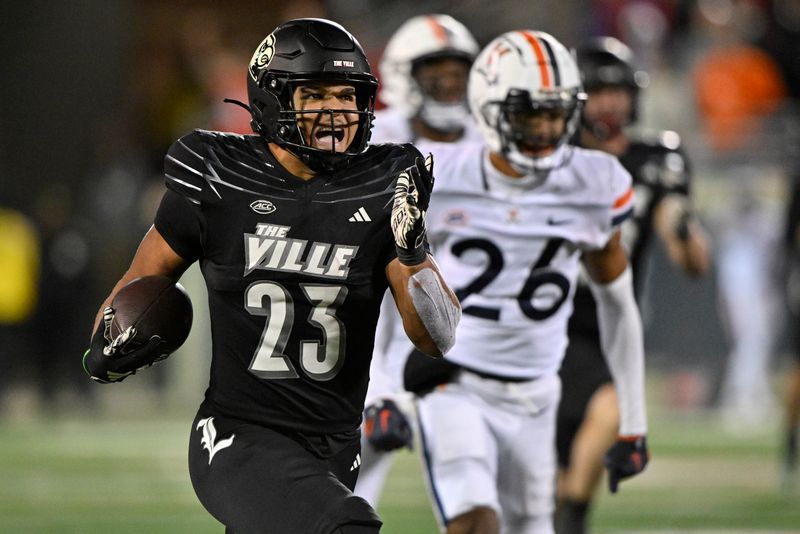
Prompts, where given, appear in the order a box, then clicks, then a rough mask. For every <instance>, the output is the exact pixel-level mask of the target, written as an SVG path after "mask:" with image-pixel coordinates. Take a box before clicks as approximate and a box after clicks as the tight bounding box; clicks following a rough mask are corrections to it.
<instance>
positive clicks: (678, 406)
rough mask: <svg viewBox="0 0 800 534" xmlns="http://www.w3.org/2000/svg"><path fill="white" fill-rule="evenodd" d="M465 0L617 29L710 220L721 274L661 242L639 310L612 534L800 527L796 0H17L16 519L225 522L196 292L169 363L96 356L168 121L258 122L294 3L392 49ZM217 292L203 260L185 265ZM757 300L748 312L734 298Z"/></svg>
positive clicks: (4, 269)
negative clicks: (643, 452) (640, 383)
mask: <svg viewBox="0 0 800 534" xmlns="http://www.w3.org/2000/svg"><path fill="white" fill-rule="evenodd" d="M434 12H442V13H449V14H451V15H453V16H455V17H456V18H458V19H459V20H461V21H463V22H464V23H465V24H466V25H467V26H468V27H469V28H470V29H471V30H472V31H473V33H474V34H475V36H476V38H477V39H478V40H479V41H480V42H481V43H486V42H488V41H489V40H491V39H492V38H493V37H495V36H496V35H497V34H499V33H501V32H504V31H507V30H511V29H519V28H532V29H539V30H544V31H547V32H549V33H552V34H553V35H555V36H556V37H557V38H558V39H559V40H561V41H562V42H564V43H565V44H566V45H568V46H573V45H575V44H577V43H578V42H580V41H581V40H582V39H584V38H585V37H588V36H591V35H600V34H604V35H615V36H617V37H619V38H621V39H622V40H623V41H625V42H626V43H628V44H629V45H630V46H631V47H632V48H633V49H634V51H635V52H636V54H637V57H638V62H639V67H641V68H642V69H643V70H646V71H647V72H649V75H650V85H649V87H648V88H647V89H646V90H645V92H644V93H643V95H642V100H641V113H640V116H641V119H640V122H639V125H638V127H640V128H643V129H671V130H675V131H676V132H678V133H679V134H680V135H681V137H682V139H683V142H684V146H685V148H686V151H687V153H688V155H689V157H690V159H691V161H692V162H693V171H694V204H695V209H696V211H697V213H698V215H699V217H700V219H701V220H702V222H703V223H704V224H705V226H706V228H707V230H708V231H709V234H710V235H711V238H712V240H713V242H714V256H715V270H714V273H713V274H712V275H710V276H707V277H705V278H704V279H702V280H688V279H686V278H685V277H683V276H682V275H680V274H679V273H676V272H674V271H672V270H671V269H670V268H669V267H668V266H667V264H666V263H665V256H664V253H663V251H662V250H660V249H659V248H658V247H657V246H656V247H654V248H653V250H652V260H651V261H652V263H653V268H652V269H651V275H650V277H649V279H648V280H647V281H646V291H645V299H644V302H643V306H642V307H643V315H644V320H645V327H646V336H647V349H648V373H649V375H648V377H649V380H650V389H649V391H648V396H649V403H650V405H651V408H650V410H651V413H652V423H651V427H652V434H651V443H652V449H653V454H654V461H653V463H652V466H651V467H650V468H649V469H648V473H647V474H646V475H645V476H642V477H641V478H640V479H637V480H634V481H631V482H629V483H626V484H625V485H624V486H623V489H622V492H621V493H620V494H619V495H618V496H615V497H613V498H611V497H608V496H605V497H603V498H602V499H601V502H600V503H599V505H598V507H597V511H596V513H595V518H596V524H597V531H598V532H617V531H623V530H624V531H638V532H652V531H663V532H676V531H681V532H683V531H694V530H704V531H708V532H712V531H714V532H721V531H738V532H766V531H784V532H789V531H794V532H800V482H798V480H796V477H795V479H792V478H791V477H787V476H786V473H785V472H784V471H783V469H782V461H783V460H782V455H783V446H784V437H783V434H782V432H783V430H782V423H781V422H782V418H783V408H782V400H781V399H782V398H783V396H784V392H785V389H786V375H787V373H788V372H789V370H790V369H791V365H792V362H793V355H792V354H791V353H792V347H793V346H792V344H791V343H790V341H789V335H788V334H789V333H791V332H792V330H793V329H796V328H797V325H796V324H795V323H794V322H792V321H791V320H789V319H787V317H789V314H788V307H787V304H786V302H785V301H786V299H785V298H784V297H785V296H786V293H787V285H786V282H785V280H784V277H783V276H782V275H781V273H783V272H785V269H783V268H782V267H783V266H784V261H783V259H784V258H785V250H784V242H785V241H786V240H785V238H784V234H785V232H786V230H785V226H786V222H785V220H786V212H787V207H788V202H789V197H790V191H791V190H792V188H793V184H794V181H795V180H797V176H798V169H800V164H799V161H800V160H799V159H798V150H800V120H798V115H797V113H796V112H795V109H796V103H797V98H798V95H800V85H798V84H799V82H800V52H798V51H799V50H800V1H797V0H696V1H681V0H562V1H560V2H545V1H541V0H528V1H523V0H491V1H490V0H462V1H452V2H446V1H426V2H419V1H409V0H404V1H394V0H386V1H381V2H378V1H369V0H341V1H313V0H306V1H303V0H295V1H293V2H277V1H271V0H263V1H251V0H235V1H234V0H231V1H228V2H224V3H222V2H214V1H211V0H195V1H189V0H186V1H178V0H162V1H154V0H137V1H134V0H94V1H92V0H87V1H82V2H67V1H63V0H54V1H43V0H31V1H28V2H14V3H8V4H7V5H4V8H3V15H2V17H0V50H2V65H3V68H2V83H0V124H2V128H0V532H15V533H20V532H24V533H32V532H42V533H44V532H47V533H52V532H131V533H133V532H164V533H166V532H170V533H175V532H221V527H220V526H219V525H218V524H216V523H215V522H214V520H213V519H211V518H210V517H209V516H208V515H207V514H206V512H205V511H204V510H203V509H202V507H201V506H200V505H199V503H198V502H197V501H196V499H195V497H194V494H193V492H192V489H191V485H190V483H189V479H188V473H187V467H186V443H187V439H188V433H189V428H188V426H189V423H190V421H191V417H192V416H193V414H194V410H195V408H196V406H197V404H198V403H199V401H200V398H201V396H202V392H203V389H204V387H205V382H206V380H207V372H208V371H207V369H208V354H207V343H208V340H207V339H206V337H205V336H206V335H207V334H206V332H207V329H206V328H203V321H204V320H207V319H205V318H204V317H203V315H202V306H198V309H199V310H200V311H201V313H200V316H198V317H196V319H195V320H196V323H195V328H194V332H193V334H192V336H191V338H190V340H189V342H188V343H187V344H186V346H185V347H184V348H183V349H182V350H181V351H180V352H179V353H178V354H176V355H175V356H173V357H172V358H171V359H170V361H169V362H168V363H167V364H166V365H162V366H160V367H157V368H154V369H152V370H150V371H148V372H147V373H143V374H142V375H140V376H136V377H134V378H133V379H129V380H128V381H126V382H125V383H124V384H122V385H119V386H114V387H109V386H105V387H103V386H99V385H96V384H94V383H92V382H91V381H89V380H88V379H87V378H86V377H85V376H84V374H83V371H82V370H81V367H80V356H81V354H82V353H83V350H84V349H85V346H86V345H87V342H88V338H89V336H90V331H91V327H92V322H93V319H94V315H95V312H96V310H97V306H98V305H99V303H100V302H101V301H102V299H103V298H104V297H105V295H106V294H107V292H108V290H109V289H110V288H111V286H112V285H113V283H114V281H115V280H116V279H117V278H118V277H119V276H120V275H121V273H122V272H123V271H124V269H125V268H126V266H127V264H128V262H129V261H130V259H131V257H132V254H133V252H134V250H135V247H136V245H137V243H138V240H139V239H140V238H141V236H142V235H143V233H144V231H145V229H146V228H147V227H148V226H149V224H150V222H151V220H152V215H153V213H154V210H155V207H156V205H157V202H158V199H159V198H160V194H161V192H162V191H163V185H162V184H163V182H162V178H161V166H162V159H163V155H164V153H165V151H166V149H167V147H168V146H169V144H170V143H171V142H172V141H173V140H174V139H175V138H177V137H178V136H180V135H182V134H183V133H185V132H187V131H189V130H190V129H192V128H208V129H222V130H232V131H239V132H249V126H248V117H247V116H246V114H244V113H243V112H242V111H241V110H240V109H239V108H237V107H235V106H228V105H224V104H223V103H222V98H223V97H231V98H239V99H242V100H244V99H246V97H245V96H244V95H245V77H244V76H245V65H246V64H247V62H248V61H249V59H250V56H251V54H252V50H253V48H254V47H255V46H256V45H257V44H258V43H259V42H260V40H261V39H262V38H263V37H264V35H266V34H267V33H268V32H269V31H270V30H271V29H272V28H274V27H275V26H276V25H277V24H279V23H280V22H282V21H284V20H286V19H289V18H295V17H301V16H322V17H327V18H331V19H333V20H336V21H338V22H340V23H342V24H344V25H345V27H347V28H348V29H349V30H350V31H352V32H353V33H354V34H355V35H356V36H357V37H358V38H359V40H360V41H361V43H362V45H363V46H364V48H365V49H366V50H367V52H368V54H369V56H370V57H371V58H372V60H373V65H374V66H376V65H377V63H378V59H379V57H380V54H381V50H382V47H383V45H384V44H385V41H386V39H387V38H388V36H389V35H391V33H392V32H393V31H394V29H396V28H397V27H398V26H399V25H400V24H401V23H402V22H403V21H404V20H405V19H406V18H407V17H409V16H411V15H415V14H419V13H434ZM182 282H183V283H184V285H185V286H186V287H187V289H188V290H189V291H190V293H191V295H192V297H193V301H194V302H195V303H196V304H198V303H202V302H203V301H204V299H205V295H204V289H203V286H202V281H201V280H199V276H198V272H197V271H196V270H195V269H193V270H191V271H190V272H189V273H187V275H186V276H185V277H184V279H183V280H182ZM732 310H733V311H734V313H735V311H736V310H740V311H743V313H744V317H745V318H746V320H745V321H744V322H743V324H744V327H742V328H738V327H737V328H734V327H733V325H734V324H739V323H733V322H731V321H729V320H728V318H729V317H730V316H731V313H732ZM401 456H402V459H401V461H399V462H398V463H397V464H396V465H395V468H394V471H393V476H392V478H391V479H390V483H389V487H388V488H387V491H386V494H385V497H384V500H383V502H382V505H381V509H380V511H381V513H382V514H383V516H384V518H385V520H386V527H385V529H384V530H385V532H387V533H388V534H404V533H410V534H415V533H430V532H434V530H435V529H434V523H433V519H432V516H431V513H430V511H429V509H428V506H427V502H426V496H425V489H424V485H423V484H422V482H421V478H420V476H419V467H418V463H417V460H416V456H415V455H414V454H413V453H407V454H403V455H401Z"/></svg>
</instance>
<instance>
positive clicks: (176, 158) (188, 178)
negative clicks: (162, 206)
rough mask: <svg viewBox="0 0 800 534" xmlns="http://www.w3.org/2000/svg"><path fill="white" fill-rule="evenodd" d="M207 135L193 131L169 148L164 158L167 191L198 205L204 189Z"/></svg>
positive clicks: (203, 132) (206, 133) (204, 132)
mask: <svg viewBox="0 0 800 534" xmlns="http://www.w3.org/2000/svg"><path fill="white" fill-rule="evenodd" d="M209 134H211V132H207V131H204V130H194V131H193V132H192V133H189V134H187V135H184V136H183V137H181V138H180V139H178V140H177V141H175V142H174V143H172V146H171V147H169V150H168V151H167V155H166V156H165V157H164V179H165V182H166V186H167V188H168V189H171V190H173V191H175V192H176V193H178V194H179V195H182V196H184V197H186V198H187V199H188V200H190V201H192V202H194V203H195V204H199V203H200V201H201V199H202V197H203V191H204V189H205V188H206V185H207V183H206V180H205V178H204V177H203V175H204V173H205V169H206V166H205V157H206V155H207V153H208V151H207V143H208V140H209Z"/></svg>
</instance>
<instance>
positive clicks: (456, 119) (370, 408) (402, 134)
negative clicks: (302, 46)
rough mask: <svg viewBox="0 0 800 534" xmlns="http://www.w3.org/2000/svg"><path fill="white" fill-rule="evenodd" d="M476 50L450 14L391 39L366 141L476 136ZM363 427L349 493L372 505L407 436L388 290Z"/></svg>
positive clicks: (401, 351) (407, 403) (401, 349)
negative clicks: (472, 107)
mask: <svg viewBox="0 0 800 534" xmlns="http://www.w3.org/2000/svg"><path fill="white" fill-rule="evenodd" d="M478 51H479V47H478V43H477V41H476V40H475V38H474V37H473V36H472V34H471V33H470V31H469V30H468V29H467V27H466V26H464V24H462V23H461V22H459V21H458V20H456V19H454V18H453V17H451V16H449V15H440V14H431V15H418V16H415V17H412V18H410V19H408V20H407V21H406V22H404V23H403V24H402V25H401V26H400V27H399V28H398V29H397V30H396V31H395V33H394V34H393V35H392V37H391V38H390V39H389V42H388V43H387V45H386V49H385V50H384V53H383V56H382V58H381V62H380V74H381V93H380V96H381V99H382V100H383V102H384V103H385V104H386V105H387V107H386V108H385V109H383V110H380V111H378V112H376V113H375V119H374V124H373V128H372V137H371V139H370V141H371V143H372V144H377V143H412V142H413V143H414V144H415V145H416V146H417V148H419V150H422V151H424V152H425V153H428V152H431V153H433V155H434V156H435V155H436V144H435V143H433V142H437V143H455V142H466V141H473V142H479V141H481V140H482V137H481V134H480V132H479V131H478V129H477V127H476V126H475V123H474V121H473V120H472V117H471V116H470V111H469V105H468V104H467V77H468V76H469V69H470V66H471V65H472V61H473V60H474V59H475V56H476V55H477V54H478ZM381 314H382V318H381V319H379V322H378V327H377V333H376V341H375V351H374V355H373V359H372V366H371V367H370V384H369V390H368V391H367V400H366V406H367V407H366V409H365V420H364V424H363V426H362V440H361V441H362V446H361V472H360V473H359V477H358V483H357V485H356V489H355V493H356V495H359V496H360V497H363V498H364V499H366V500H367V501H368V502H369V503H370V504H372V505H373V506H377V505H378V501H379V499H380V495H381V492H382V491H383V487H384V484H385V482H386V477H387V476H388V474H389V469H390V468H391V465H392V458H393V455H392V454H391V451H393V450H395V449H399V448H402V447H406V446H407V447H410V446H411V444H412V441H413V430H412V427H413V421H414V419H415V417H414V415H413V400H412V398H411V394H410V393H408V392H405V391H404V388H403V383H402V374H403V367H404V365H405V361H406V358H407V357H408V354H409V353H410V352H411V351H412V350H413V349H414V347H413V346H412V345H411V344H410V343H408V341H407V340H408V337H407V336H406V335H405V334H404V333H403V325H402V321H401V320H400V316H399V314H398V313H397V308H396V306H395V305H394V301H393V298H392V296H391V295H389V296H388V298H384V301H383V305H382V307H381Z"/></svg>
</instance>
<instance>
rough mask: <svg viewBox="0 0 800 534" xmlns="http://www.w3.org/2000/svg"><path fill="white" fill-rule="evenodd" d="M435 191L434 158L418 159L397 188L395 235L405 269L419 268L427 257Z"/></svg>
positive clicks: (402, 174)
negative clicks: (427, 223) (428, 225)
mask: <svg viewBox="0 0 800 534" xmlns="http://www.w3.org/2000/svg"><path fill="white" fill-rule="evenodd" d="M432 190H433V155H432V154H428V157H427V158H425V161H424V162H423V161H422V158H417V160H416V162H415V164H414V165H412V166H411V167H409V168H407V169H405V170H403V171H402V172H401V173H400V175H399V176H398V177H397V182H396V183H395V186H394V200H393V203H392V218H391V224H392V233H393V234H394V243H395V248H396V249H397V258H398V259H399V260H400V263H402V264H403V265H419V264H420V263H422V262H423V261H425V258H426V257H427V252H426V251H425V212H426V211H427V209H428V202H429V201H430V198H431V191H432Z"/></svg>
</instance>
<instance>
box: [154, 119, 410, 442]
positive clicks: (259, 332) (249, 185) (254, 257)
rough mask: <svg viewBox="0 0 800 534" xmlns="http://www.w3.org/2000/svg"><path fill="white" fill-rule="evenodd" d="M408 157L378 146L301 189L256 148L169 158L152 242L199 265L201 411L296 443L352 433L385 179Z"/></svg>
mask: <svg viewBox="0 0 800 534" xmlns="http://www.w3.org/2000/svg"><path fill="white" fill-rule="evenodd" d="M417 157H421V156H420V154H419V152H418V151H417V150H416V149H415V148H414V147H413V146H412V145H377V146H372V147H370V148H369V149H368V150H367V151H366V152H365V153H364V154H362V155H360V156H357V157H354V158H352V159H351V163H350V165H349V166H348V167H347V168H346V169H344V170H341V171H337V172H335V173H331V174H319V175H317V176H316V177H314V178H313V179H311V180H308V181H303V180H300V179H298V178H296V177H295V176H293V175H291V174H290V173H288V172H287V171H286V170H285V169H283V168H282V167H281V166H280V164H279V163H278V162H277V161H276V160H275V158H274V157H273V156H272V154H271V152H270V151H269V149H268V147H267V145H266V143H265V142H264V140H263V139H262V138H261V137H259V136H255V135H249V136H241V135H234V134H227V133H220V132H210V131H203V130H196V131H194V132H193V133H191V134H189V135H187V136H185V137H183V138H181V139H180V140H178V141H177V142H176V143H175V144H173V146H172V147H171V148H170V150H169V152H168V154H167V156H166V159H165V175H166V184H167V187H168V191H167V193H166V194H165V196H164V199H163V201H162V204H161V207H160V208H159V211H158V214H157V216H156V229H157V230H158V231H159V233H160V234H161V235H162V236H163V237H164V238H165V240H166V241H167V243H169V245H170V246H171V247H172V248H173V249H174V250H175V251H176V252H177V253H178V254H179V255H181V256H182V257H184V258H186V259H188V260H199V262H200V267H201V270H202V273H203V276H204V278H205V281H206V285H207V287H208V298H209V311H210V315H211V331H212V339H213V347H212V350H213V354H212V363H211V377H210V384H209V388H208V390H207V392H206V399H207V402H211V403H213V405H214V407H215V408H216V409H217V410H219V411H220V413H222V414H225V415H228V416H230V417H235V418H239V419H243V420H247V421H251V422H256V423H260V424H265V425H269V426H273V427H278V428H284V429H288V430H291V431H297V432H302V433H306V434H328V433H338V432H347V431H352V430H353V429H354V428H355V427H357V426H358V425H359V423H360V420H361V412H362V410H363V404H364V396H365V394H366V389H367V382H368V375H369V364H370V358H371V355H372V348H373V343H374V337H375V324H376V322H377V319H378V313H379V308H380V302H381V299H382V298H383V295H384V292H385V290H386V289H387V287H388V281H387V279H386V275H385V267H386V265H387V264H388V263H389V262H390V261H391V260H392V259H393V258H395V257H396V252H395V248H394V239H393V236H392V232H391V227H390V223H389V216H390V213H391V202H392V196H393V194H394V184H395V180H396V177H397V174H398V173H399V172H400V171H401V170H402V169H404V168H407V167H409V166H411V165H413V164H414V161H415V159H416V158H417Z"/></svg>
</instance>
